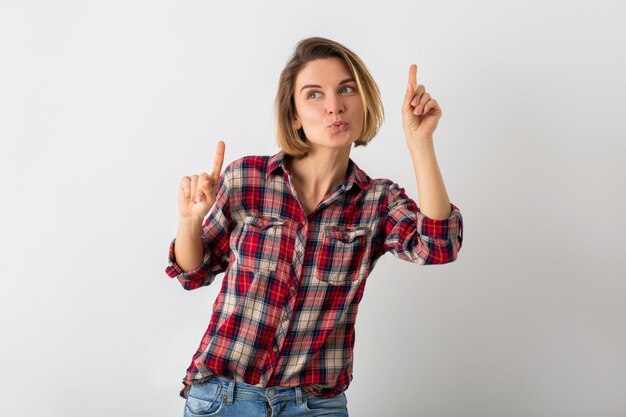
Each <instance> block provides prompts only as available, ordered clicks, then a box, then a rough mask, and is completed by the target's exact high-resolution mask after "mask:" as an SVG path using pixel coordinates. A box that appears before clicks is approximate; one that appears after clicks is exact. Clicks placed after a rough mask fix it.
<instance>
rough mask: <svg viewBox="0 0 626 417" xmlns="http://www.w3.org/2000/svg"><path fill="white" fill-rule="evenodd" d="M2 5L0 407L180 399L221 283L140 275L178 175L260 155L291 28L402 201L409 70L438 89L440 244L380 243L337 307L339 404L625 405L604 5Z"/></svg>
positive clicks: (620, 250)
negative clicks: (443, 253)
mask: <svg viewBox="0 0 626 417" xmlns="http://www.w3.org/2000/svg"><path fill="white" fill-rule="evenodd" d="M226 3H227V2H224V1H220V2H210V1H177V2H175V1H159V2H154V1H129V0H125V1H107V2H104V1H102V2H95V1H56V2H45V1H3V2H2V3H1V5H0V62H1V63H0V139H1V148H0V181H1V183H0V184H1V190H0V191H1V196H2V205H1V208H0V210H1V216H0V230H1V231H2V243H1V245H2V246H1V248H0V276H1V281H0V282H1V290H0V326H1V327H0V329H1V334H0V337H1V341H0V415H2V416H30V415H40V416H64V417H69V416H107V417H108V416H175V415H182V411H183V405H184V401H183V400H182V399H180V398H179V397H178V391H179V389H180V388H181V387H182V385H181V383H180V381H181V379H182V377H183V376H184V371H185V369H186V368H187V366H188V365H189V362H190V360H191V356H192V354H193V352H194V351H195V349H196V347H197V345H198V343H199V341H200V338H201V336H202V334H203V332H204V330H205V329H206V326H207V325H208V321H209V317H210V312H211V307H212V304H213V301H214V299H215V297H216V295H217V291H218V289H219V287H220V285H221V278H222V275H220V276H219V277H218V278H217V279H216V281H215V283H214V284H213V285H212V286H210V287H206V288H203V289H200V290H197V291H192V292H187V291H184V290H183V289H182V288H181V286H180V285H179V284H178V282H177V281H175V280H170V279H169V278H167V277H166V275H165V273H164V268H165V266H166V261H167V249H168V246H169V243H170V241H171V239H172V238H173V237H174V236H175V233H176V228H177V221H178V212H177V203H176V196H177V187H178V183H179V181H180V178H181V177H182V176H183V175H188V174H193V173H198V172H201V171H206V170H209V169H210V167H211V164H212V162H213V155H214V150H215V144H216V142H217V141H218V140H220V139H221V140H224V141H225V142H226V146H227V148H226V161H225V162H226V163H228V162H230V161H232V160H234V159H236V158H239V157H242V156H244V155H251V154H273V153H275V152H277V151H278V148H277V146H276V144H275V140H274V124H273V107H272V105H273V99H274V94H275V90H276V85H277V81H278V76H279V73H280V71H281V69H282V68H283V66H284V64H285V63H286V61H287V59H288V57H289V55H290V54H291V52H292V50H293V47H294V46H295V44H296V42H297V41H298V40H300V39H302V38H304V37H308V36H325V37H329V38H332V39H335V40H337V41H339V42H342V43H344V44H345V45H346V46H348V47H349V48H351V49H353V50H354V51H355V52H356V53H357V54H359V55H360V56H361V57H362V58H363V60H364V61H365V62H366V64H367V65H368V67H369V69H370V70H371V72H372V74H373V76H374V78H375V79H376V80H377V82H378V84H379V86H380V89H381V91H382V96H383V100H384V103H385V106H386V121H385V125H384V126H383V128H382V129H381V131H380V133H379V134H378V136H377V137H376V138H375V139H374V141H373V142H372V143H371V144H370V145H369V146H368V147H367V148H360V149H356V150H354V151H353V153H352V158H353V159H354V160H355V162H356V163H357V164H358V165H359V166H360V167H361V168H362V169H364V170H365V171H366V172H367V173H368V174H369V175H370V176H372V177H386V178H390V179H393V180H394V181H396V182H398V183H399V184H400V185H402V186H403V187H405V188H406V190H407V193H408V194H409V195H410V196H412V197H413V198H415V199H416V200H417V196H418V195H417V185H416V183H415V178H414V174H413V167H412V163H411V159H410V156H409V154H408V152H407V149H406V145H405V143H404V137H403V134H402V129H401V124H400V106H401V104H402V98H403V93H404V89H405V87H406V82H407V72H408V68H409V65H410V64H411V63H416V64H418V71H419V72H418V82H419V83H422V84H424V85H425V86H426V89H427V91H428V92H429V93H430V94H431V95H432V96H433V97H434V98H435V99H437V101H438V102H439V103H440V105H441V106H442V109H443V117H442V119H441V120H440V123H439V128H438V129H437V131H436V132H435V143H436V151H437V157H438V160H439V164H440V167H441V170H442V173H443V176H444V180H445V183H446V187H447V190H448V193H449V195H450V199H451V201H452V202H453V203H455V204H456V205H458V206H459V207H460V209H461V211H462V214H463V217H464V221H465V234H464V236H465V240H464V246H463V249H462V250H461V252H460V255H459V258H458V260H457V261H456V262H454V263H452V264H448V265H444V266H439V267H432V266H427V267H419V266H416V265H413V264H410V263H407V262H403V261H401V260H399V259H397V258H395V257H393V256H392V255H387V256H385V257H383V258H382V259H381V261H380V262H379V263H378V265H377V267H376V269H375V270H374V272H373V273H372V275H371V276H370V277H369V278H368V285H367V289H366V292H365V297H364V298H363V301H362V303H361V309H360V314H359V318H358V320H357V330H356V331H357V341H356V348H355V364H354V380H353V382H352V384H351V386H350V388H349V389H348V391H347V392H346V394H347V397H348V406H349V410H350V413H351V416H355V417H361V416H383V415H385V416H388V415H393V416H418V415H419V416H423V417H456V416H462V417H473V416H475V417H491V416H493V417H499V416H507V417H529V416H533V417H535V416H536V417H540V416H541V417H543V416H545V417H555V416H567V417H575V416H581V417H583V416H595V417H609V416H615V417H617V416H624V415H626V323H625V318H626V301H625V299H626V278H625V277H626V268H625V266H624V257H625V256H626V255H625V254H624V249H625V246H626V245H625V244H624V232H625V230H626V220H625V219H624V215H625V209H626V201H625V195H626V194H625V193H624V181H623V178H624V177H626V168H625V165H626V146H625V144H624V141H625V139H626V128H625V127H624V126H625V125H624V123H625V117H624V114H625V113H626V106H625V104H624V99H625V98H626V81H625V76H624V74H625V73H626V59H625V58H626V57H625V55H626V53H625V50H626V49H625V48H624V45H625V42H624V40H625V39H626V30H625V29H624V25H623V20H624V15H625V12H626V6H624V3H623V2H621V1H594V2H581V3H580V4H579V5H572V4H570V2H568V1H547V2H546V1H538V0H530V1H529V0H526V1H520V2H496V1H493V2H488V1H480V2H479V1H473V2H467V1H438V2H432V1H429V2H426V1H411V2H401V1H385V2H382V3H380V4H372V5H368V4H367V3H364V2H359V1H356V0H352V1H347V2H337V1H333V2H330V1H322V0H317V1H314V2H294V1H281V2H268V1H265V2H249V3H241V2H230V3H228V5H226Z"/></svg>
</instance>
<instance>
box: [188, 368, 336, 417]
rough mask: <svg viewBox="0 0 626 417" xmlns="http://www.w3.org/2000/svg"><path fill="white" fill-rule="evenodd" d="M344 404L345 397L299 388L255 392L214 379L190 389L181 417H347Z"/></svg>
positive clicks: (266, 389) (278, 388)
mask: <svg viewBox="0 0 626 417" xmlns="http://www.w3.org/2000/svg"><path fill="white" fill-rule="evenodd" d="M347 403H348V400H347V399H346V394H345V393H341V394H339V395H337V396H335V397H332V398H319V397H315V396H311V394H309V393H307V392H306V391H304V390H303V389H302V388H300V387H295V388H288V387H269V388H258V387H255V386H253V385H249V384H245V383H243V382H235V381H231V380H229V379H227V378H224V377H221V376H217V375H214V376H212V377H211V378H210V379H209V380H207V381H205V382H202V383H199V384H193V385H192V386H191V389H190V390H189V396H188V398H187V401H186V402H185V414H184V417H196V416H204V417H208V416H222V417H232V416H237V417H247V416H252V417H295V416H321V415H323V416H325V417H348V408H347Z"/></svg>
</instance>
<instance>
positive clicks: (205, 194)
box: [178, 141, 226, 219]
mask: <svg viewBox="0 0 626 417" xmlns="http://www.w3.org/2000/svg"><path fill="white" fill-rule="evenodd" d="M225 147H226V145H224V142H222V141H219V142H218V143H217V150H216V152H215V160H214V162H213V171H211V175H208V174H207V173H206V172H203V173H201V174H199V175H192V176H191V177H187V176H185V177H183V178H182V179H181V180H180V187H179V189H178V210H179V213H180V217H181V219H183V218H184V219H193V218H195V219H204V217H205V216H206V215H207V213H208V212H209V211H210V210H211V207H213V204H215V197H216V195H217V186H218V185H219V181H220V174H221V172H222V164H223V163H224V149H225Z"/></svg>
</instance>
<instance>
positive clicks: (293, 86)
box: [166, 38, 463, 416]
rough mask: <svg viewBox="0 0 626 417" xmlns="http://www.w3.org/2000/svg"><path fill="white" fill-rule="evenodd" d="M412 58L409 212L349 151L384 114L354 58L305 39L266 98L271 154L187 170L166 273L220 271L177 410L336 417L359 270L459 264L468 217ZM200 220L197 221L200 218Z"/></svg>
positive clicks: (192, 275) (349, 357)
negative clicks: (399, 262) (390, 257)
mask: <svg viewBox="0 0 626 417" xmlns="http://www.w3.org/2000/svg"><path fill="white" fill-rule="evenodd" d="M416 74H417V68H416V66H415V65H411V66H410V68H409V80H408V85H407V90H406V94H405V97H404V103H403V104H402V126H403V129H404V134H405V139H406V145H407V147H408V149H409V152H410V155H411V158H412V161H413V166H414V169H415V178H416V181H417V185H418V189H419V207H418V205H417V204H416V203H415V201H413V200H412V199H411V198H409V197H408V196H407V195H406V194H405V192H404V189H403V188H401V187H400V186H399V185H398V184H396V183H394V182H392V181H390V180H388V179H372V178H370V177H369V176H368V175H367V174H366V173H365V172H363V171H362V170H361V169H360V168H359V167H358V166H357V165H356V164H355V163H354V161H352V159H350V151H351V149H352V147H353V146H365V145H366V144H367V143H368V142H369V141H370V140H372V138H373V137H374V136H375V135H376V133H377V131H378V128H379V127H380V125H381V123H382V120H383V105H382V102H381V99H380V94H379V90H378V87H377V85H376V83H375V82H374V80H373V79H372V77H371V75H370V73H369V71H368V70H367V68H366V66H365V65H364V64H363V62H362V61H361V59H360V58H359V57H358V56H357V55H355V54H354V53H353V52H352V51H350V50H349V49H348V48H346V47H345V46H343V45H341V44H339V43H337V42H334V41H331V40H329V39H324V38H310V39H305V40H302V41H301V42H300V43H298V45H297V46H296V49H295V52H294V54H293V56H292V57H291V59H290V61H289V62H288V63H287V65H286V67H285V68H284V70H283V72H282V74H281V77H280V81H279V86H278V93H277V95H276V122H277V123H276V125H277V141H278V145H279V147H280V148H281V151H280V152H279V153H277V154H275V155H273V156H247V157H243V158H241V159H238V160H235V161H234V162H232V163H230V164H229V165H228V166H227V167H226V168H225V169H224V172H223V173H222V163H223V160H224V147H225V145H224V143H223V142H219V143H218V146H217V153H216V157H215V162H214V165H213V170H212V172H211V174H207V173H201V174H199V175H192V176H191V177H183V179H182V180H181V183H180V190H179V196H178V204H179V209H180V224H179V229H178V233H177V235H176V239H174V241H173V242H172V244H171V245H170V255H169V260H170V263H169V265H168V267H167V269H166V272H167V274H168V275H169V276H170V277H172V278H174V277H175V278H177V279H178V280H179V281H180V283H181V284H182V286H183V287H184V288H185V289H187V290H192V289H196V288H199V287H201V286H204V285H209V284H211V283H212V282H213V280H214V279H215V276H216V275H217V274H219V273H222V272H224V273H225V274H224V278H223V281H222V288H221V290H220V293H219V295H218V297H217V299H216V300H215V304H214V306H213V313H212V316H211V321H210V324H209V327H208V329H207V331H206V333H205V334H204V337H203V338H202V341H201V342H200V346H199V347H198V350H197V351H196V353H195V355H194V356H193V360H192V362H191V365H190V366H189V368H188V370H187V374H186V377H185V378H184V380H183V383H184V385H185V387H184V388H183V390H182V391H181V396H183V397H184V398H187V401H186V404H185V415H189V416H195V415H204V416H207V415H220V416H248V415H250V416H265V415H267V416H270V415H271V416H300V415H321V414H323V415H325V416H331V415H332V416H347V415H348V411H347V404H346V397H345V394H344V391H345V390H346V389H347V388H348V386H349V384H350V381H351V380H352V368H353V347H354V341H355V333H354V324H355V320H356V316H357V311H358V305H359V302H360V300H361V298H362V296H363V291H364V289H365V284H366V282H367V277H368V275H369V274H370V272H371V271H372V269H373V268H374V265H375V264H376V262H377V260H378V259H379V258H380V257H381V256H382V255H383V254H385V253H386V252H391V253H392V254H394V255H395V256H397V257H398V258H401V259H404V260H406V261H409V262H413V263H416V264H418V265H427V264H443V263H448V262H452V261H454V260H455V259H456V257H457V254H458V252H459V250H460V248H461V244H462V230H463V221H462V216H461V213H460V211H459V209H458V208H457V207H456V206H455V205H453V204H451V203H450V200H449V199H448V195H447V193H446V189H445V186H444V182H443V179H442V177H441V173H440V171H439V167H438V165H437V161H436V158H435V152H434V146H433V132H434V131H435V129H436V127H437V123H438V121H439V118H440V117H441V108H440V107H439V104H438V103H437V101H436V100H435V99H433V98H432V97H431V96H430V94H428V93H427V92H426V91H425V88H424V86H423V85H421V84H419V85H418V84H417V76H416ZM207 214H208V217H207V218H206V220H205V221H204V222H203V220H204V217H205V216H206V215H207Z"/></svg>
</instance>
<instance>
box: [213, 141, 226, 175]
mask: <svg viewBox="0 0 626 417" xmlns="http://www.w3.org/2000/svg"><path fill="white" fill-rule="evenodd" d="M225 147H226V145H224V142H222V141H221V140H220V141H219V142H217V149H216V151H215V161H214V162H213V171H212V172H211V176H212V177H213V178H216V179H217V178H219V177H220V174H221V172H222V164H223V163H224V148H225Z"/></svg>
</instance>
